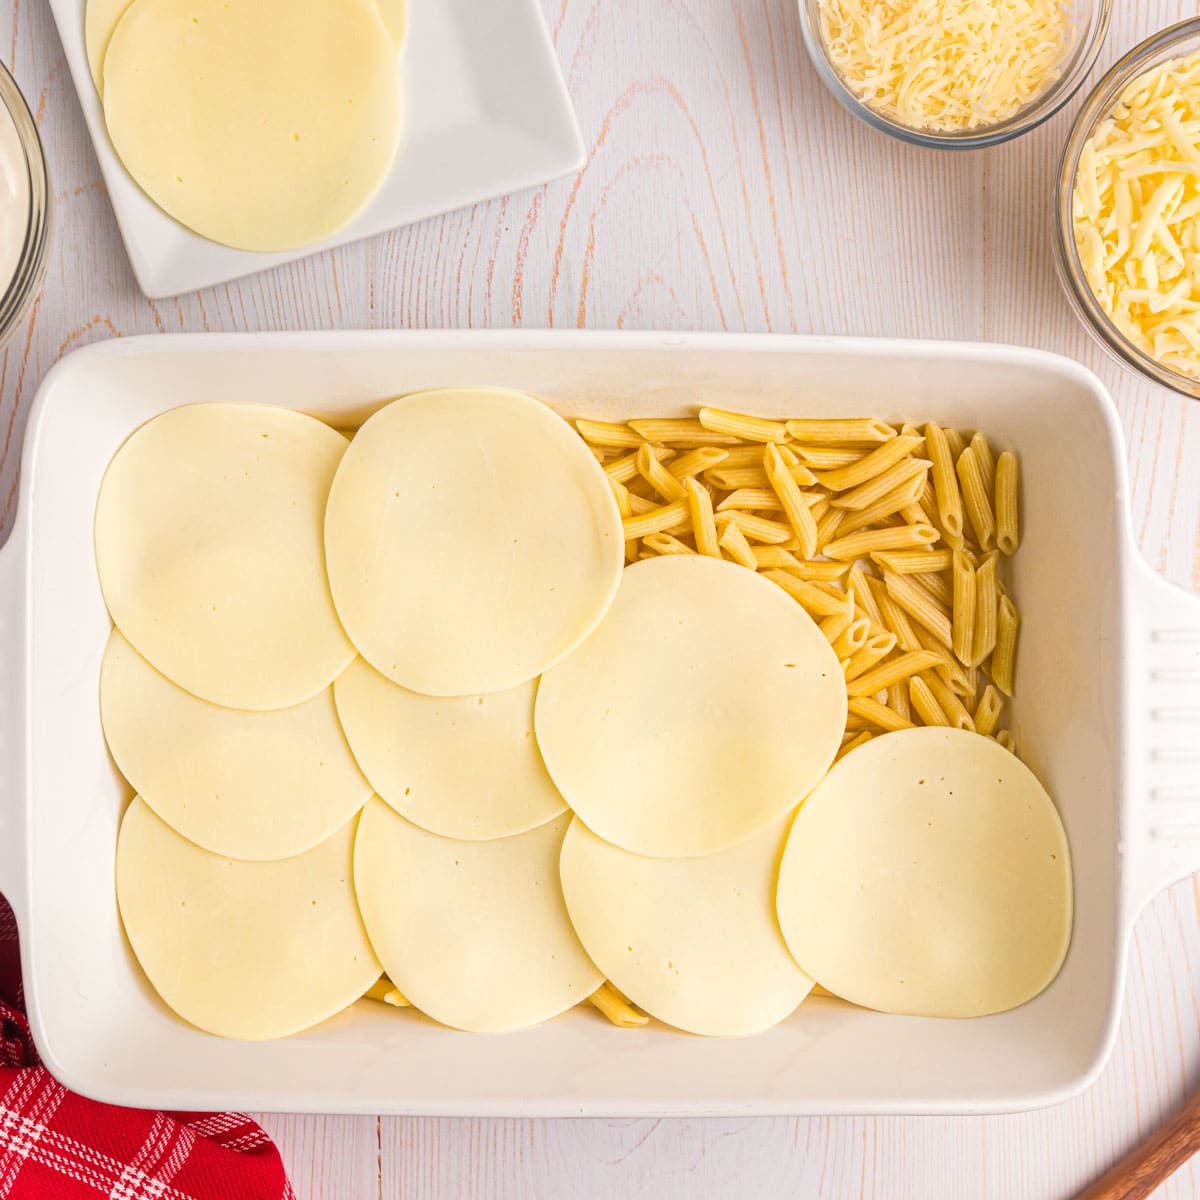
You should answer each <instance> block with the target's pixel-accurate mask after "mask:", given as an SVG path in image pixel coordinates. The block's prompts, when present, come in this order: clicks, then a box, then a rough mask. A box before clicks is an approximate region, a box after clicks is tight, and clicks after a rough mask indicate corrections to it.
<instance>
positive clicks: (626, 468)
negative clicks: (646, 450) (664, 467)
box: [604, 446, 675, 483]
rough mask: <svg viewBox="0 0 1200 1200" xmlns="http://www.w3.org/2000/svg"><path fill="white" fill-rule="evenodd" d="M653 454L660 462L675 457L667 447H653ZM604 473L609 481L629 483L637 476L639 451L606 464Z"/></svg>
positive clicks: (673, 452)
mask: <svg viewBox="0 0 1200 1200" xmlns="http://www.w3.org/2000/svg"><path fill="white" fill-rule="evenodd" d="M653 453H654V457H655V458H657V459H658V460H659V462H665V461H666V460H667V459H669V458H674V457H675V451H674V450H668V449H667V448H666V447H665V446H655V447H653ZM604 473H605V475H607V476H608V477H609V479H615V480H616V481H617V482H618V483H628V482H629V481H630V480H631V479H632V478H633V477H634V476H635V475H636V474H637V451H636V450H635V451H633V453H631V454H623V455H622V456H621V457H620V458H614V459H613V460H612V462H607V463H605V464H604Z"/></svg>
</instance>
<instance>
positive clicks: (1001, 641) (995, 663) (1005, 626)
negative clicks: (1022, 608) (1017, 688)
mask: <svg viewBox="0 0 1200 1200" xmlns="http://www.w3.org/2000/svg"><path fill="white" fill-rule="evenodd" d="M1020 627H1021V618H1020V615H1019V614H1018V612H1017V608H1016V605H1015V604H1013V602H1012V600H1010V599H1009V597H1008V596H1001V597H1000V611H999V614H998V616H997V621H996V648H995V649H994V650H993V651H992V661H991V663H990V664H989V665H988V673H989V674H990V675H991V677H992V682H993V683H994V684H995V685H996V686H997V687H998V688H999V689H1000V690H1001V691H1002V692H1003V693H1004V694H1005V695H1006V696H1011V695H1012V694H1013V672H1014V670H1015V668H1016V661H1017V634H1018V632H1019V631H1020Z"/></svg>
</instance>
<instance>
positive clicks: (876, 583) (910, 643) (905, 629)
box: [869, 579, 924, 651]
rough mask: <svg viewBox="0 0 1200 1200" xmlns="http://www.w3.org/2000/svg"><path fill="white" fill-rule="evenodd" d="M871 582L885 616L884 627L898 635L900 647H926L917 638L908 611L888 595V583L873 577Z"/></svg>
mask: <svg viewBox="0 0 1200 1200" xmlns="http://www.w3.org/2000/svg"><path fill="white" fill-rule="evenodd" d="M869 582H870V586H871V593H872V595H874V597H875V603H876V604H878V605H879V612H880V614H881V615H882V617H883V625H884V628H885V629H888V630H890V631H891V632H892V633H894V634H895V635H896V642H897V644H898V645H899V647H900V649H901V650H905V651H914V650H922V649H924V647H923V646H922V645H921V643H920V641H919V640H918V638H917V634H916V630H915V629H914V628H913V624H912V622H911V621H910V620H909V619H908V613H906V612H905V611H904V609H902V608H901V607H900V606H899V605H898V604H897V603H896V602H895V600H893V599H892V598H891V596H890V595H888V590H887V585H886V584H885V583H884V582H883V580H882V579H871V580H870V581H869Z"/></svg>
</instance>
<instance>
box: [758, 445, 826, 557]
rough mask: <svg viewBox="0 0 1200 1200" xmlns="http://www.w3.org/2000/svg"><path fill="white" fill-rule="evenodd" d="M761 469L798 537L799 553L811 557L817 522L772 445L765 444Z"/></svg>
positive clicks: (814, 550) (814, 548) (813, 553)
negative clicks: (764, 472)
mask: <svg viewBox="0 0 1200 1200" xmlns="http://www.w3.org/2000/svg"><path fill="white" fill-rule="evenodd" d="M763 469H764V470H765V471H766V473H767V479H768V480H769V481H770V484H771V487H772V488H773V489H774V491H775V494H776V495H777V496H778V497H779V507H780V508H781V509H782V510H783V514H784V516H785V517H787V519H788V524H789V525H791V527H792V529H793V530H794V531H795V533H796V537H797V539H799V542H800V553H801V554H802V555H803V556H804V557H805V558H812V557H813V556H814V555H815V554H816V552H817V523H816V521H815V520H813V516H812V513H811V511H810V510H809V507H808V504H807V502H806V501H805V499H804V497H803V496H802V495H801V494H800V488H799V487H798V486H797V484H796V481H795V480H794V479H793V478H792V477H791V475H790V474H789V471H788V467H787V464H786V463H785V462H784V461H783V459H782V458H781V457H780V455H779V451H778V450H777V449H776V448H775V447H774V446H767V448H766V449H765V450H764V451H763Z"/></svg>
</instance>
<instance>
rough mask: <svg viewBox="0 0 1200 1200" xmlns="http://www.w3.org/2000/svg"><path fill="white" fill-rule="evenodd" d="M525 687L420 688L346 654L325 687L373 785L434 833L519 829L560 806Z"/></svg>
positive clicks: (498, 833)
mask: <svg viewBox="0 0 1200 1200" xmlns="http://www.w3.org/2000/svg"><path fill="white" fill-rule="evenodd" d="M534 692H535V685H534V684H533V683H523V684H522V685H521V686H520V687H518V688H513V689H511V690H510V691H507V692H493V693H491V694H490V695H487V696H451V697H444V696H442V697H439V696H422V695H421V694H420V693H418V692H410V691H408V690H407V689H406V688H402V687H399V686H398V685H397V684H394V683H392V682H390V681H389V680H387V679H384V677H383V676H382V675H380V674H379V672H378V671H375V670H373V669H372V668H371V667H369V666H367V664H366V663H365V662H363V660H362V659H361V658H360V659H356V660H355V661H354V662H353V663H352V664H351V666H350V668H349V670H347V671H346V673H345V674H344V675H342V676H341V678H340V679H338V681H337V684H336V685H335V687H334V694H335V695H336V697H337V708H338V713H339V715H340V716H341V720H342V727H343V728H344V729H345V731H346V737H347V738H348V739H349V741H350V745H351V746H352V747H353V749H354V755H355V757H356V758H357V759H358V762H359V765H360V766H361V767H362V769H363V772H364V774H365V775H366V776H367V778H368V779H369V780H370V781H371V785H372V786H373V787H374V788H375V791H376V792H377V793H378V794H379V795H380V796H381V797H382V798H383V799H384V800H386V801H387V802H388V804H390V805H391V806H392V807H393V808H394V809H395V810H396V811H397V812H398V813H400V815H401V816H404V817H407V818H408V819H409V820H410V821H412V822H414V823H415V824H417V825H420V826H421V827H422V828H423V829H428V830H430V831H431V832H432V833H439V834H441V835H442V836H443V837H453V838H462V839H464V840H466V841H482V840H486V839H488V838H498V837H508V836H509V835H510V834H514V833H524V832H525V831H526V830H527V829H533V828H535V827H536V826H538V825H543V824H545V823H546V822H547V821H549V820H551V819H552V818H554V817H556V816H558V815H559V813H561V812H562V811H563V810H564V809H565V808H566V807H567V805H566V802H565V801H564V800H563V798H562V797H561V796H560V795H559V794H558V789H557V788H555V786H554V783H553V782H552V781H551V779H550V776H549V774H548V773H547V771H546V767H545V764H544V763H543V762H542V756H541V755H540V754H539V753H538V748H537V742H536V741H535V740H534V736H533V698H534Z"/></svg>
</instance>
